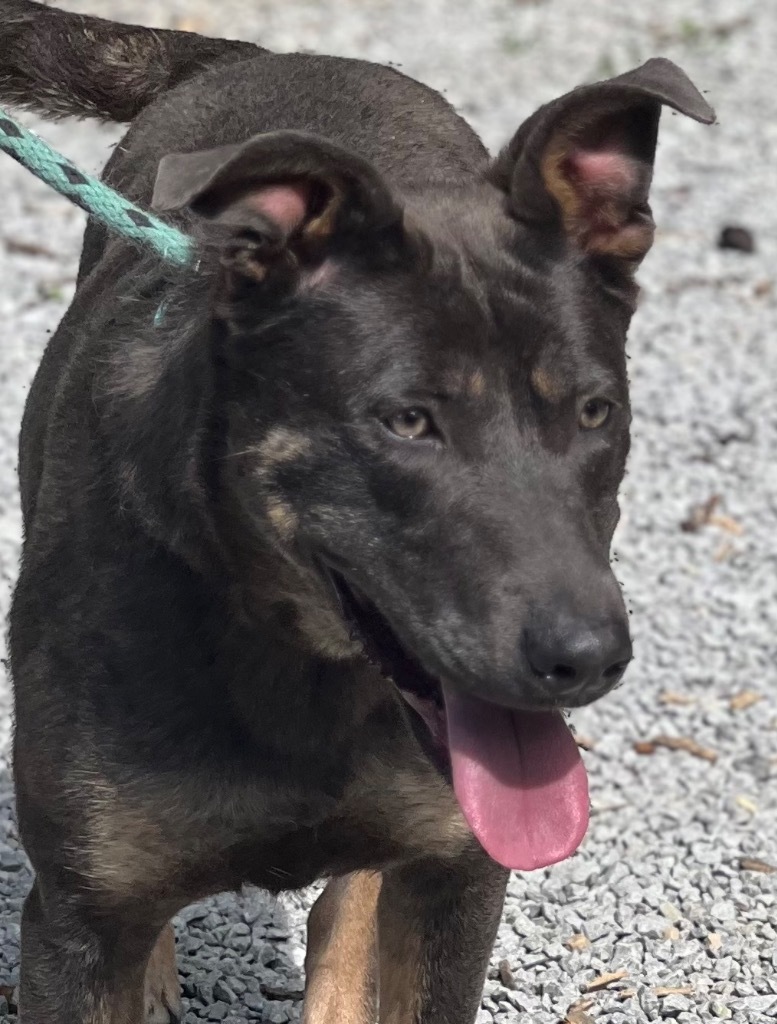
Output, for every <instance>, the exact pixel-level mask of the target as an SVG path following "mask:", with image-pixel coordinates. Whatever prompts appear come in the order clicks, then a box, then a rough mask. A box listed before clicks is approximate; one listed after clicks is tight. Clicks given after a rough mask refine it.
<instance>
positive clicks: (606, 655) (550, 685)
mask: <svg viewBox="0 0 777 1024" xmlns="http://www.w3.org/2000/svg"><path fill="white" fill-rule="evenodd" d="M525 644H526V657H527V659H528V661H529V665H530V666H531V669H532V672H533V673H534V676H535V679H536V681H537V684H538V687H539V689H540V690H541V691H542V694H543V697H545V698H546V699H550V700H554V701H560V702H562V703H563V702H566V703H568V704H570V705H573V704H587V703H589V702H590V701H593V700H596V698H597V697H601V696H602V695H603V694H605V693H607V691H608V690H611V689H612V688H613V686H615V684H616V683H617V682H618V681H619V680H620V679H621V677H622V676H623V673H624V672H625V671H626V666H627V665H628V663H629V661H631V640H630V638H629V631H628V625H627V624H626V623H625V622H622V621H620V620H617V619H616V620H613V621H611V622H607V623H604V624H602V623H595V624H593V623H590V622H587V621H586V620H585V619H583V618H578V617H574V616H570V615H562V616H558V617H555V618H547V619H545V621H541V622H535V623H534V624H533V626H532V628H531V629H529V630H528V631H527V633H526V636H525Z"/></svg>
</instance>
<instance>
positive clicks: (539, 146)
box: [490, 57, 715, 265]
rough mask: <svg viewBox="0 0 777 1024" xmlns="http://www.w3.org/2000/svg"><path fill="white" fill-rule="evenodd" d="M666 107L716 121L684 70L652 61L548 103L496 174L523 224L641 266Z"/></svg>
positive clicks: (589, 251) (508, 149) (649, 238)
mask: <svg viewBox="0 0 777 1024" xmlns="http://www.w3.org/2000/svg"><path fill="white" fill-rule="evenodd" d="M662 105H666V106H668V107H673V108H674V109H675V110H677V111H679V112H680V113H682V114H686V115H687V116H688V117H692V118H694V119H695V120H696V121H701V122H703V123H704V124H711V123H712V122H713V121H714V120H715V112H714V111H713V110H712V108H711V107H710V105H709V104H708V103H707V101H706V100H705V99H704V97H703V96H702V95H701V94H700V93H699V92H698V90H697V89H696V87H695V86H694V85H693V83H692V82H691V81H690V79H689V78H688V77H687V76H686V75H685V73H684V72H683V71H681V70H680V68H678V67H677V66H676V65H674V64H673V63H672V62H671V61H669V60H666V59H664V58H660V57H659V58H654V59H653V60H649V61H648V62H647V63H646V64H643V65H642V67H639V68H637V69H636V70H634V71H629V72H627V73H626V74H623V75H619V76H618V77H617V78H611V79H609V80H608V81H605V82H598V83H596V84H594V85H587V86H582V87H580V88H578V89H575V90H574V91H573V92H571V93H568V94H567V95H566V96H562V97H561V98H560V99H557V100H555V101H553V102H552V103H549V104H547V105H546V106H544V107H541V108H540V109H539V110H538V111H537V112H536V113H535V114H533V115H532V116H531V117H530V118H529V119H528V120H527V121H526V122H525V123H524V124H523V125H522V127H521V128H520V129H519V130H518V132H517V134H516V135H515V136H514V138H513V140H512V141H511V142H510V143H509V145H508V146H507V147H506V148H505V149H504V150H503V151H502V153H501V154H500V155H499V157H498V158H497V160H496V161H495V163H494V165H493V167H492V168H491V172H490V178H491V180H492V181H493V182H494V183H495V184H497V185H498V186H499V187H500V188H502V189H504V191H506V192H507V193H508V195H509V202H510V207H511V210H512V213H513V214H514V216H515V217H517V218H518V219H519V220H521V221H523V222H525V223H527V224H531V225H534V226H536V227H539V228H542V229H544V230H548V229H551V230H560V231H562V232H563V233H564V235H565V236H566V237H567V238H568V239H569V240H570V241H571V242H572V243H573V244H574V245H575V246H577V247H578V248H579V249H580V250H582V251H583V252H585V253H587V254H590V255H593V256H607V257H614V258H616V259H620V260H623V261H627V264H628V265H635V264H636V263H638V262H639V261H640V260H641V259H642V258H643V257H644V256H645V254H646V253H647V251H648V249H649V248H650V246H651V244H652V241H653V233H654V224H653V219H652V216H651V213H650V207H649V205H648V193H649V189H650V182H651V178H652V174H653V161H654V158H655V152H656V141H657V136H658V122H659V118H660V116H661V107H662Z"/></svg>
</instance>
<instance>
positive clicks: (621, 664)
mask: <svg viewBox="0 0 777 1024" xmlns="http://www.w3.org/2000/svg"><path fill="white" fill-rule="evenodd" d="M627 665H628V661H616V662H615V664H614V665H610V667H609V668H607V669H605V670H604V673H603V675H604V678H605V679H615V678H617V677H618V676H622V675H623V673H624V672H625V671H626V666H627Z"/></svg>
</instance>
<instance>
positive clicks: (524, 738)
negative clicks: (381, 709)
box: [325, 566, 589, 871]
mask: <svg viewBox="0 0 777 1024" xmlns="http://www.w3.org/2000/svg"><path fill="white" fill-rule="evenodd" d="M325 574H326V576H327V578H328V579H329V580H330V582H331V584H332V586H333V588H334V591H335V593H336V595H337V599H338V601H339V604H340V608H341V611H342V615H343V618H344V620H345V621H346V623H347V624H348V627H349V630H350V633H351V637H352V639H354V640H357V641H358V642H359V643H360V644H361V646H362V648H363V650H364V654H365V656H366V657H367V659H368V660H369V661H370V662H372V664H373V665H375V666H376V668H378V669H379V670H380V671H381V672H382V673H383V675H385V676H387V677H388V678H390V679H391V680H392V682H393V683H394V685H395V686H396V687H397V690H398V691H399V692H400V694H401V695H402V697H403V698H404V699H405V701H406V702H407V703H408V704H409V705H410V707H411V708H412V709H413V710H414V711H415V712H416V713H417V714H418V716H419V717H420V718H421V719H422V721H423V722H424V723H425V725H426V727H427V729H428V730H429V733H430V735H431V739H432V742H433V744H434V747H435V749H436V750H437V751H438V752H443V751H447V754H448V757H449V758H450V765H451V774H452V778H453V788H454V791H455V793H456V798H457V800H458V802H459V805H460V807H461V810H462V812H463V814H464V817H465V818H466V820H467V822H468V824H469V826H470V828H471V829H472V831H473V832H474V834H475V836H476V837H477V839H478V840H479V842H480V844H481V845H482V846H483V847H484V849H485V850H486V852H487V853H488V854H490V856H491V857H492V858H493V859H494V860H496V861H497V862H498V863H500V864H503V865H504V866H505V867H509V868H513V869H516V870H521V871H531V870H533V869H535V868H540V867H546V866H547V865H549V864H554V863H556V862H558V861H560V860H564V859H566V858H567V857H569V856H571V855H572V854H573V853H574V852H575V850H576V849H577V847H578V846H579V845H580V843H581V842H582V840H583V836H584V835H585V833H586V830H587V827H588V816H589V799H588V779H587V776H586V772H585V768H584V766H583V762H582V760H581V758H580V752H579V750H578V748H577V744H576V743H575V739H574V737H573V736H572V734H571V732H570V730H569V727H568V726H567V724H566V721H565V719H564V717H563V715H562V714H561V713H560V712H558V711H544V712H529V711H518V710H511V709H509V708H505V707H501V706H499V705H496V704H492V703H491V702H489V701H485V700H482V699H480V698H479V697H477V696H473V695H471V694H469V693H463V692H462V691H461V689H460V688H459V687H456V686H454V685H452V684H451V683H450V682H448V681H447V680H444V679H438V678H435V676H433V675H431V674H430V673H429V672H428V671H427V670H426V669H425V668H424V666H423V665H422V664H421V662H420V661H419V660H418V659H417V658H416V657H415V656H414V655H413V653H412V652H411V651H408V649H407V647H406V646H405V645H404V644H403V643H402V642H401V641H400V640H399V638H398V637H397V635H396V633H395V632H394V630H393V629H392V628H391V625H390V624H389V622H388V621H387V619H386V618H385V616H384V615H382V614H381V612H380V610H379V609H378V608H377V607H376V606H375V605H374V604H373V603H372V602H371V601H370V600H369V599H368V598H367V597H365V596H364V595H363V594H362V593H361V591H359V590H358V589H357V588H356V587H354V586H353V585H352V584H351V583H350V581H348V580H347V579H346V578H345V576H343V575H342V574H341V573H340V572H338V571H336V570H334V569H332V568H331V567H329V566H327V567H326V570H325Z"/></svg>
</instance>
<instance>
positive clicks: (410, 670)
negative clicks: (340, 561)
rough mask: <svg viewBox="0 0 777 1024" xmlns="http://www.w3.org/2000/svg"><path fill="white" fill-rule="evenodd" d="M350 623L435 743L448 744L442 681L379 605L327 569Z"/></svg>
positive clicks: (369, 655)
mask: <svg viewBox="0 0 777 1024" xmlns="http://www.w3.org/2000/svg"><path fill="white" fill-rule="evenodd" d="M327 575H328V576H329V578H330V580H331V582H332V585H333V587H334V589H335V592H336V594H337V598H338V601H339V603H340V609H341V611H342V613H343V618H344V619H345V621H346V622H347V623H348V628H349V631H350V635H351V639H352V640H356V641H358V642H359V643H360V644H361V646H362V649H363V651H364V654H365V657H366V658H367V660H368V661H369V662H370V663H371V664H372V665H374V666H375V668H377V669H379V671H380V672H381V673H382V674H383V675H384V676H386V678H387V679H390V680H391V681H392V682H393V684H394V685H395V686H396V688H397V689H398V690H399V692H400V694H401V695H402V696H403V697H404V699H405V700H406V701H407V703H408V704H409V705H410V707H411V708H413V710H414V711H415V712H416V713H417V714H418V715H419V716H420V717H421V719H422V720H423V721H424V723H425V725H426V727H427V728H428V730H429V732H430V734H431V736H432V739H433V740H434V742H435V744H437V745H438V746H442V747H447V745H448V737H447V730H446V728H445V710H444V701H443V691H442V686H441V684H440V681H439V680H438V679H436V678H435V677H434V676H432V675H430V674H429V673H428V672H427V671H426V669H425V668H424V667H423V665H422V664H421V663H420V661H418V659H417V658H415V657H414V655H413V654H412V653H410V652H409V651H408V650H407V649H406V648H405V647H404V646H403V645H402V644H401V643H400V641H399V639H398V638H397V635H396V633H394V631H393V630H392V628H391V626H390V625H389V624H388V622H387V621H386V619H385V618H384V616H383V615H381V613H380V612H379V611H378V609H377V608H376V606H375V605H374V604H373V603H372V602H371V601H369V600H368V599H367V598H366V597H364V595H363V594H362V593H361V592H360V591H358V590H356V589H355V588H354V587H353V586H352V585H351V584H350V583H348V581H347V580H346V579H345V577H344V576H342V575H341V574H340V573H339V572H336V571H335V570H333V569H327Z"/></svg>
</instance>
